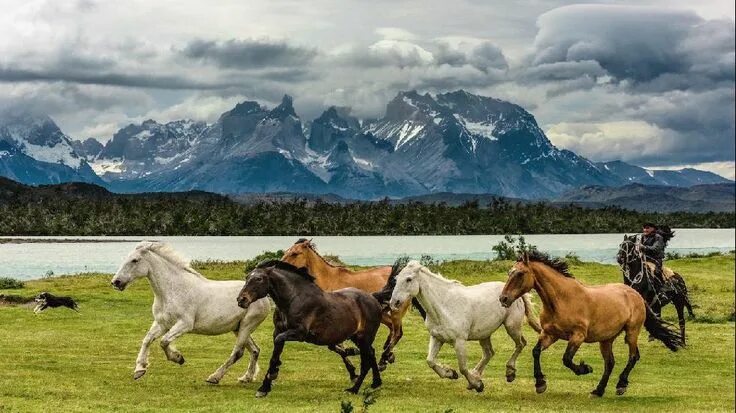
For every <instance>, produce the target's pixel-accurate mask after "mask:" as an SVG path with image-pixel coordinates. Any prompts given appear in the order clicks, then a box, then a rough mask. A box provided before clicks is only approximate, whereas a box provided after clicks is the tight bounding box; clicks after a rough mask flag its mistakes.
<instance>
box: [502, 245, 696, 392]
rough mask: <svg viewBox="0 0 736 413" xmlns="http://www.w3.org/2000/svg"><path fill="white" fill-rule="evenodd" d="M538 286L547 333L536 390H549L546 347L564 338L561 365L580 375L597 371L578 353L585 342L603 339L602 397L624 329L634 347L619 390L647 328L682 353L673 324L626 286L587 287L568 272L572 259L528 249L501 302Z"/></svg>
mask: <svg viewBox="0 0 736 413" xmlns="http://www.w3.org/2000/svg"><path fill="white" fill-rule="evenodd" d="M532 289H534V290H536V291H537V294H539V298H540V300H541V301H542V305H543V308H542V311H541V313H540V314H539V321H540V323H541V324H542V332H541V334H540V335H539V341H538V342H537V345H536V346H534V350H533V351H532V355H533V356H534V378H535V379H536V389H537V393H543V392H544V391H545V390H546V389H547V382H546V381H545V378H544V374H542V368H541V365H540V362H539V358H540V356H541V353H542V351H543V350H544V349H546V348H547V347H549V346H550V345H552V344H553V343H554V342H556V341H557V340H559V339H562V340H567V342H568V344H567V350H566V351H565V355H564V356H563V358H562V363H563V364H564V365H565V367H567V368H569V369H570V370H572V371H573V373H575V374H576V375H582V374H588V373H591V372H592V371H593V369H592V368H591V367H590V366H589V365H587V364H585V363H584V362H582V361H581V362H580V364H575V363H574V362H573V357H574V356H575V353H576V352H577V351H578V348H580V345H581V344H583V343H600V348H601V355H602V356H603V360H604V362H605V364H604V371H603V376H602V377H601V380H600V382H599V383H598V386H597V387H596V388H595V389H594V390H593V391H592V392H591V395H593V396H598V397H600V396H603V393H604V392H605V390H606V385H607V384H608V378H609V376H610V375H611V371H612V370H613V366H614V357H613V342H614V340H615V339H616V337H618V335H619V334H621V333H622V332H623V333H624V334H625V338H624V339H625V341H626V344H628V346H629V360H628V363H627V364H626V367H625V368H624V370H623V371H622V372H621V376H620V377H619V381H618V384H617V385H616V394H618V395H622V394H624V393H625V392H626V388H627V387H628V385H629V373H630V372H631V369H633V368H634V365H635V364H636V362H637V361H638V360H639V347H638V345H637V341H638V338H639V332H640V331H641V328H642V326H644V328H646V329H647V331H648V332H649V334H651V335H652V337H654V338H655V339H657V340H660V341H662V343H664V345H665V346H667V348H669V349H670V350H672V351H677V349H678V348H679V347H683V346H684V343H683V341H682V337H680V336H679V335H678V334H677V333H676V332H675V331H673V330H672V328H671V327H672V326H671V325H670V324H669V323H667V322H665V321H663V320H661V319H660V318H659V317H657V315H656V314H654V312H653V311H652V309H651V308H649V306H648V305H646V303H645V302H644V299H642V298H641V295H639V293H637V292H636V290H634V289H633V288H631V287H629V286H626V285H624V284H618V283H617V284H605V285H599V286H593V287H589V286H585V285H583V284H582V283H580V282H579V281H577V280H576V279H575V278H573V277H572V275H571V274H570V273H569V271H568V269H567V263H565V262H564V261H562V260H560V259H550V257H549V256H548V255H547V254H543V253H541V252H538V251H535V250H532V251H531V252H528V253H524V254H523V255H522V256H521V257H520V258H519V260H518V261H517V262H516V264H514V266H513V267H512V268H511V269H510V270H509V278H508V281H506V285H505V286H504V288H503V291H502V292H501V296H500V297H499V300H500V301H501V304H502V305H503V306H505V307H508V306H510V305H511V304H512V303H513V302H514V301H515V300H516V299H517V298H519V297H521V296H522V295H523V294H526V293H527V292H529V291H530V290H532Z"/></svg>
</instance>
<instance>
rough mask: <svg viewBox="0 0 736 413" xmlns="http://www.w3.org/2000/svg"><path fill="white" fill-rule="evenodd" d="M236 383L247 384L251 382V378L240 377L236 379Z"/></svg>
mask: <svg viewBox="0 0 736 413" xmlns="http://www.w3.org/2000/svg"><path fill="white" fill-rule="evenodd" d="M238 381H239V382H241V383H243V384H247V383H250V382H252V381H253V377H251V376H248V375H246V376H242V377H238Z"/></svg>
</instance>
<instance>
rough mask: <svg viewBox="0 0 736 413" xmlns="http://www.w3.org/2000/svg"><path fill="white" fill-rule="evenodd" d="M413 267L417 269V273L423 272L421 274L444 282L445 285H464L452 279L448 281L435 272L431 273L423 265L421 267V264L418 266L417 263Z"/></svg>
mask: <svg viewBox="0 0 736 413" xmlns="http://www.w3.org/2000/svg"><path fill="white" fill-rule="evenodd" d="M415 265H416V266H417V268H418V269H419V271H421V272H423V273H425V274H427V275H429V276H431V277H433V278H435V279H437V280H440V281H444V282H447V283H452V284H458V285H464V284H463V283H461V282H460V281H458V280H452V279H449V278H445V277H444V276H443V275H442V274H440V273H439V272H436V273H435V272H432V271H430V269H429V268H427V267H426V266H424V265H422V264H420V263H418V262H416V263H415Z"/></svg>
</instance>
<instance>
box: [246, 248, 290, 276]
mask: <svg viewBox="0 0 736 413" xmlns="http://www.w3.org/2000/svg"><path fill="white" fill-rule="evenodd" d="M283 256H284V251H283V250H278V251H265V252H263V253H261V254H258V255H256V256H255V257H253V258H251V259H249V260H246V261H245V267H244V268H243V271H244V272H245V273H246V274H247V273H249V272H251V271H253V270H254V269H255V268H256V266H257V265H258V264H260V262H261V261H265V260H280V259H281V257H283Z"/></svg>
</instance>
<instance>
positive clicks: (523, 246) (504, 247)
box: [491, 235, 537, 261]
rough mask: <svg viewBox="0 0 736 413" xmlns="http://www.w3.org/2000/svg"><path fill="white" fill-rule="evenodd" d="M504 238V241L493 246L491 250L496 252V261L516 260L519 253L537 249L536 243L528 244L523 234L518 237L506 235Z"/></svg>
mask: <svg viewBox="0 0 736 413" xmlns="http://www.w3.org/2000/svg"><path fill="white" fill-rule="evenodd" d="M503 239H504V240H503V241H501V242H499V243H498V244H496V245H494V246H493V247H491V250H493V251H494V252H495V253H496V256H495V257H494V258H493V260H494V261H514V260H516V257H518V256H519V254H521V253H523V252H528V251H531V250H536V249H537V247H535V246H534V245H531V244H527V243H526V240H525V239H524V236H523V235H519V237H518V238H514V237H512V236H511V235H504V236H503Z"/></svg>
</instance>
